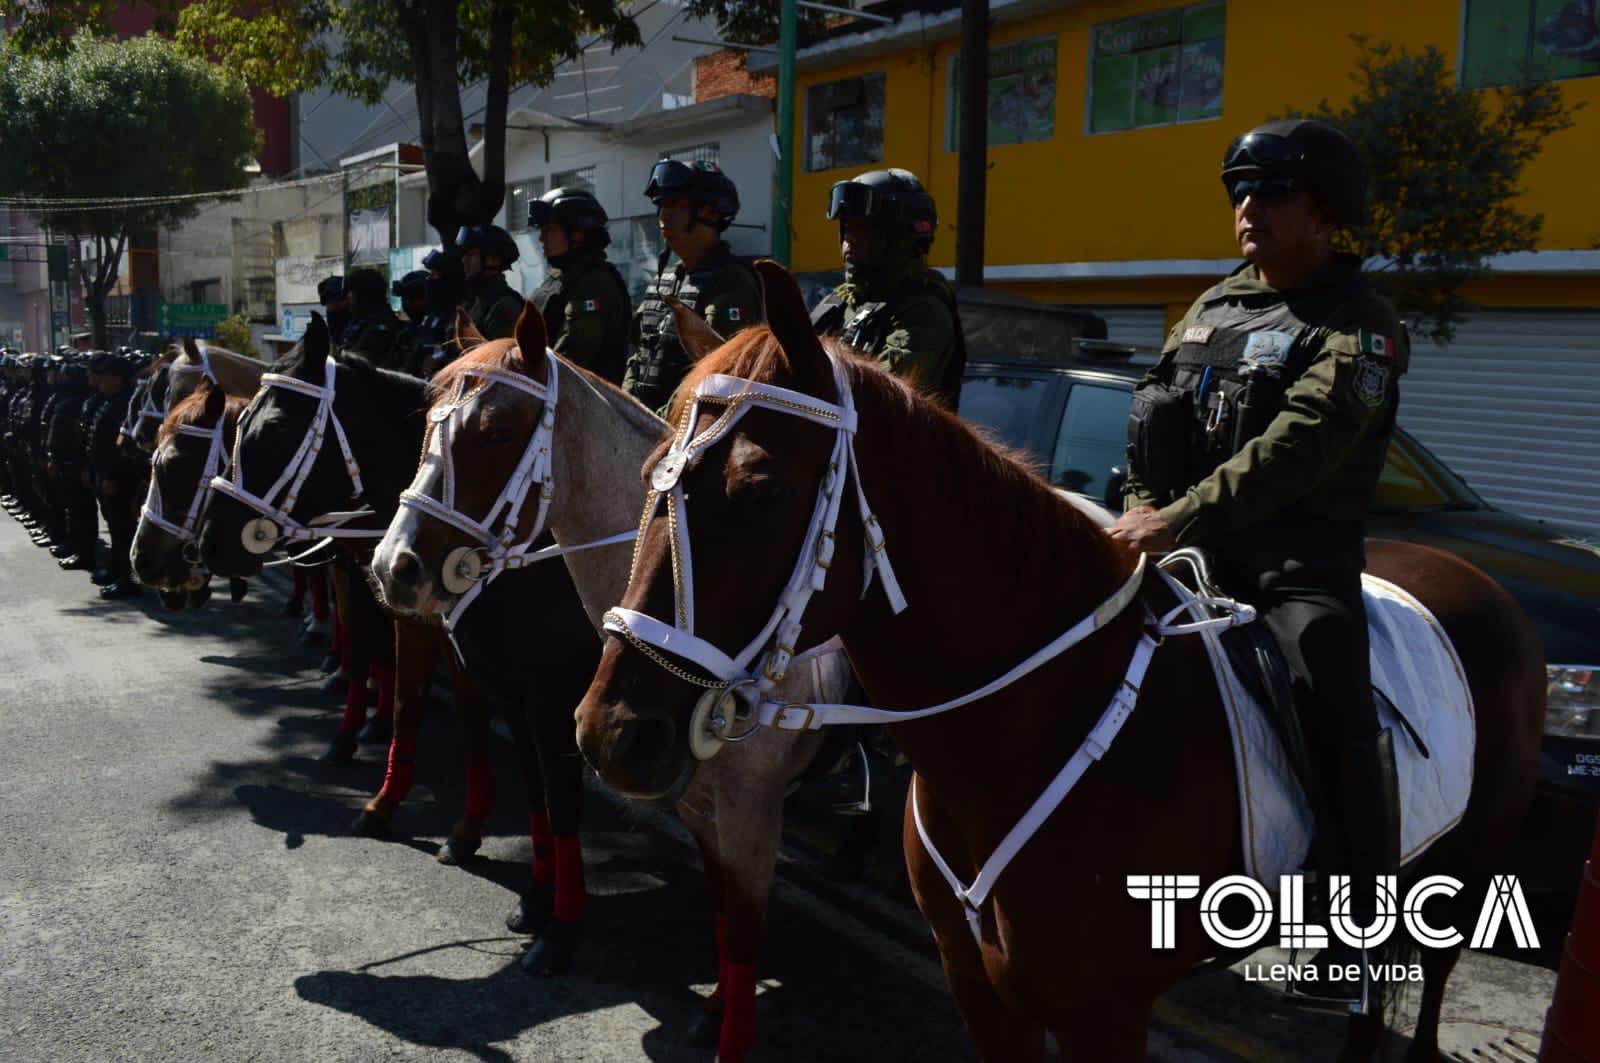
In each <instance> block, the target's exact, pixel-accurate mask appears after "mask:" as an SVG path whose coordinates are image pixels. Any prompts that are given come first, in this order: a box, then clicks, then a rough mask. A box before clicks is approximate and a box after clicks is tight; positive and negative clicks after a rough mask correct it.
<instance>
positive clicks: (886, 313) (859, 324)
mask: <svg viewBox="0 0 1600 1063" xmlns="http://www.w3.org/2000/svg"><path fill="white" fill-rule="evenodd" d="M923 292H932V293H934V294H935V295H937V296H938V297H939V300H940V301H941V302H943V303H944V304H945V306H946V307H948V308H949V310H950V320H951V322H952V323H953V324H954V326H955V341H956V342H955V349H954V350H952V351H951V352H950V361H949V362H948V363H946V365H945V367H944V372H943V373H942V374H941V375H940V377H939V384H938V386H937V387H935V388H934V389H932V391H931V392H930V393H929V394H930V397H931V398H933V399H934V401H936V402H938V403H939V404H940V405H941V406H943V407H945V408H946V409H948V410H949V411H950V412H951V413H954V412H956V409H957V407H958V406H959V405H960V403H961V378H962V377H963V376H964V375H965V374H966V371H967V338H966V336H964V335H963V334H962V331H961V312H960V310H959V309H958V307H957V306H956V300H955V295H954V293H952V292H951V291H950V289H949V288H947V287H946V286H945V285H943V284H940V283H937V282H935V281H933V280H932V279H931V278H929V277H928V276H927V275H926V274H925V273H919V274H916V275H914V276H912V277H909V278H907V279H906V280H905V282H904V283H902V284H901V285H900V286H899V287H897V288H895V290H894V291H892V292H890V293H889V294H888V295H887V296H885V297H884V298H882V299H878V300H874V301H872V302H867V303H857V304H856V305H855V307H854V308H851V307H849V306H846V305H845V301H844V299H842V298H841V297H840V296H839V293H838V292H837V291H832V292H829V293H828V294H827V296H826V297H825V298H824V299H823V300H822V301H821V302H820V303H818V304H817V305H816V308H815V309H814V310H812V311H811V324H812V327H814V328H815V329H816V331H817V333H818V334H819V335H832V336H838V337H839V338H840V339H841V340H843V341H844V342H845V343H847V344H849V345H850V346H852V347H854V348H855V349H856V350H858V351H861V352H862V353H863V354H872V355H877V354H882V353H883V347H884V344H885V343H887V342H888V340H889V333H891V332H893V331H894V324H893V322H894V312H895V310H896V309H898V308H899V307H900V306H901V305H903V304H904V303H905V302H906V301H907V300H909V299H911V298H913V297H915V296H917V295H920V294H922V293H923Z"/></svg>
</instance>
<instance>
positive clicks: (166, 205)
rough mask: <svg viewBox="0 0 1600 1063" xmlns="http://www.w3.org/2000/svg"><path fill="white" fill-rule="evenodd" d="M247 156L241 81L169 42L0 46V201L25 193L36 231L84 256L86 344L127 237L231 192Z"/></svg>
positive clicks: (101, 314) (249, 126) (251, 141)
mask: <svg viewBox="0 0 1600 1063" xmlns="http://www.w3.org/2000/svg"><path fill="white" fill-rule="evenodd" d="M257 148H258V140H257V137H256V131H255V123H254V118H253V114H252V109H251V104H250V95H249V92H248V91H247V90H246V89H245V87H244V85H243V84H242V83H240V82H239V81H237V80H235V79H233V78H232V77H230V76H229V75H228V74H227V73H226V72H225V71H223V70H222V69H221V68H218V67H214V66H211V65H210V64H207V63H205V62H203V61H200V60H197V59H193V58H188V57H185V56H182V55H180V54H178V52H177V50H176V49H175V48H174V47H173V45H172V44H171V43H170V42H167V41H163V40H161V39H159V38H156V37H142V38H136V39H134V40H129V41H124V42H121V43H118V42H116V41H110V40H105V39H102V38H96V37H91V36H86V35H80V36H76V37H74V38H72V39H71V41H70V42H66V43H61V44H59V45H52V46H51V47H47V48H43V49H41V50H39V51H38V52H36V53H34V54H22V53H21V52H19V51H18V50H17V49H15V48H13V47H10V46H9V42H6V46H4V47H0V195H5V196H11V197H26V200H25V201H24V204H25V206H26V207H27V209H30V210H33V211H35V212H36V213H37V214H38V215H39V218H40V220H41V221H42V222H43V223H44V224H46V225H49V226H51V227H52V228H54V229H55V230H57V231H58V232H64V233H66V234H68V235H70V236H71V237H72V238H73V243H74V245H79V246H85V247H87V248H91V249H92V250H91V251H90V253H88V254H86V255H83V256H80V260H79V263H78V271H79V278H80V279H81V281H82V282H83V291H84V302H85V304H86V305H87V307H88V310H89V317H90V320H91V322H92V323H93V328H94V342H95V345H96V346H97V347H105V346H108V344H109V338H108V336H107V334H106V315H105V299H106V295H107V294H108V293H109V292H110V291H111V289H112V287H113V286H115V284H116V282H117V276H118V273H119V272H120V270H121V266H122V255H123V251H124V250H125V249H126V248H127V245H128V238H129V236H130V235H132V234H137V233H141V232H146V231H150V230H153V229H156V228H158V227H160V226H170V225H174V224H176V223H177V222H179V221H182V220H183V219H185V218H189V217H192V216H193V215H194V214H195V213H196V212H197V211H198V210H199V208H200V206H201V205H202V204H203V203H204V202H205V194H206V193H213V192H220V191H225V190H231V189H237V188H239V187H240V186H241V185H242V184H244V182H245V176H244V168H245V166H246V165H247V164H248V163H249V162H250V161H251V160H252V157H253V156H254V155H255V152H256V150H257ZM180 197H193V198H180ZM96 199H98V200H100V201H101V202H98V203H96V202H92V201H93V200H96ZM34 200H37V202H36V203H35V202H32V201H34ZM59 200H79V201H90V202H78V203H72V204H62V203H58V202H54V201H59Z"/></svg>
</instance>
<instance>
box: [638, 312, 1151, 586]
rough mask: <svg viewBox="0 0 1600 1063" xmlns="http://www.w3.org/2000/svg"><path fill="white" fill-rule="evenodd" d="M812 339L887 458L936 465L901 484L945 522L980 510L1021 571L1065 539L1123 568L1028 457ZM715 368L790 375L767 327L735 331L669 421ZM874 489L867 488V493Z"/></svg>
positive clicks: (1117, 553) (1046, 560)
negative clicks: (880, 437)
mask: <svg viewBox="0 0 1600 1063" xmlns="http://www.w3.org/2000/svg"><path fill="white" fill-rule="evenodd" d="M819 339H820V342H821V343H822V345H823V348H824V349H825V350H826V351H827V352H828V353H829V354H830V355H832V356H833V357H835V358H837V359H839V360H841V361H842V362H843V363H844V365H845V370H846V374H847V377H848V379H849V382H850V387H851V390H852V392H853V394H854V395H855V403H856V408H857V410H858V411H860V413H861V415H862V421H863V423H865V422H866V421H867V419H868V417H869V416H870V417H872V418H876V419H881V423H882V425H883V430H884V431H885V432H886V433H887V434H888V435H889V436H890V437H891V438H893V439H894V441H895V445H894V452H895V453H896V454H900V455H914V458H913V459H912V460H913V461H914V462H915V464H916V466H917V467H918V468H921V469H925V470H937V471H938V475H925V476H917V477H915V478H914V479H913V480H910V481H908V482H914V483H915V484H916V485H917V486H916V488H915V489H916V490H917V491H919V492H922V493H924V498H925V500H926V503H927V504H928V505H930V506H931V507H933V508H935V509H936V510H937V511H938V512H940V513H942V514H944V515H945V520H946V521H947V523H949V524H951V525H959V524H960V523H961V521H962V515H963V514H967V513H972V512H980V511H981V512H983V513H984V514H985V517H986V520H987V521H990V522H992V524H991V526H990V527H988V528H986V529H985V533H984V534H985V537H986V539H989V540H990V541H991V543H992V544H996V545H997V544H1003V545H1004V549H1005V551H1006V555H1007V557H1008V558H1009V559H1010V560H1011V562H1012V563H1014V564H1015V565H1016V566H1018V567H1019V568H1020V569H1022V570H1025V571H1048V570H1049V569H1050V568H1053V567H1055V566H1056V565H1058V564H1059V561H1060V558H1061V555H1062V553H1063V551H1065V550H1066V549H1068V544H1069V543H1071V544H1072V548H1073V549H1086V550H1090V551H1093V554H1094V556H1093V558H1092V560H1090V559H1085V560H1086V563H1085V565H1084V569H1083V570H1084V571H1086V572H1092V571H1100V572H1104V573H1108V574H1109V573H1117V574H1119V578H1120V575H1124V574H1126V572H1127V571H1129V570H1130V567H1131V566H1130V563H1129V560H1128V558H1127V557H1126V556H1125V555H1124V551H1122V550H1121V549H1119V548H1118V547H1117V546H1116V545H1115V544H1114V543H1113V542H1112V541H1111V540H1110V539H1109V538H1108V537H1107V536H1106V535H1104V534H1103V532H1102V530H1101V529H1100V528H1099V527H1098V526H1097V525H1096V524H1095V523H1094V521H1092V520H1091V519H1090V518H1089V517H1088V515H1086V514H1084V513H1082V512H1080V511H1079V510H1078V508H1077V507H1076V506H1073V505H1072V504H1071V503H1070V502H1068V501H1067V500H1066V499H1064V498H1062V497H1061V496H1060V495H1058V494H1057V493H1056V492H1055V490H1054V489H1053V488H1052V487H1051V486H1050V484H1049V483H1048V482H1046V480H1045V479H1044V478H1043V477H1042V476H1041V475H1040V472H1039V469H1038V466H1037V464H1036V463H1035V462H1034V461H1033V460H1032V459H1031V458H1029V457H1027V456H1026V455H1023V454H1021V453H1020V452H1017V451H1014V450H1011V449H1010V448H1007V447H1004V446H1001V445H998V444H996V443H995V442H993V441H992V440H991V439H989V438H988V437H987V435H986V434H985V433H984V432H982V431H980V430H978V429H975V428H974V427H973V426H972V425H970V424H968V423H967V422H965V421H963V420H962V419H961V418H959V417H957V416H956V415H955V414H953V413H951V412H950V411H948V410H946V409H945V408H944V407H942V406H940V405H939V404H938V403H936V402H934V401H932V400H931V399H929V398H927V397H926V396H924V395H923V394H922V393H921V392H919V391H918V390H917V389H916V388H914V387H912V386H911V385H909V384H907V383H906V382H905V381H903V380H901V379H900V378H898V377H896V376H894V375H893V374H892V373H890V372H889V371H888V370H887V369H885V368H884V367H883V365H882V363H880V362H879V361H878V360H877V359H876V358H873V357H871V356H866V355H862V354H859V353H857V352H855V351H853V350H851V349H850V348H849V347H848V346H846V345H845V344H843V343H841V342H839V341H838V340H836V339H834V338H833V337H828V336H824V337H820V338H819ZM718 373H721V374H726V375H729V376H737V377H742V378H744V379H746V380H751V381H754V382H756V383H762V384H771V385H774V386H777V387H786V386H790V385H791V384H792V379H793V376H794V373H793V367H792V364H791V362H790V360H789V357H788V355H787V354H785V353H784V351H783V348H782V347H781V346H780V345H779V344H778V341H777V338H776V337H774V336H773V334H772V332H771V330H769V329H768V328H767V327H766V326H764V325H762V326H755V327H752V328H748V329H745V330H744V331H743V332H741V333H739V334H738V335H737V336H735V337H734V338H733V339H732V340H729V341H728V342H727V343H726V344H724V345H723V346H722V347H720V348H718V349H717V350H715V351H713V352H711V353H710V354H708V355H706V356H705V357H703V358H701V359H700V360H699V361H698V362H696V363H695V364H694V366H693V367H692V368H691V369H690V371H689V373H688V375H687V376H686V377H685V378H684V382H683V384H682V385H681V386H680V387H679V388H678V393H677V395H675V396H674V397H673V400H672V407H671V411H670V412H671V417H670V418H669V419H670V420H671V421H672V423H673V424H678V423H680V421H681V418H682V417H683V416H685V414H686V412H687V409H688V406H689V403H690V401H691V400H692V398H693V395H694V390H695V387H696V386H697V385H698V384H699V383H700V381H702V380H704V379H705V378H706V377H708V376H712V375H714V374H718ZM974 484H984V485H988V488H987V489H988V490H989V491H991V492H992V493H991V494H990V496H989V497H985V498H975V497H972V494H971V491H972V486H973V485H974ZM884 489H885V488H884V487H882V486H880V485H875V484H871V483H869V484H867V485H866V492H867V498H868V499H869V500H870V499H872V498H873V497H874V493H875V491H882V490H884ZM958 491H959V493H958ZM1080 540H1081V542H1080ZM890 549H891V550H892V549H893V544H892V543H891V544H890ZM1034 566H1048V567H1045V568H1034Z"/></svg>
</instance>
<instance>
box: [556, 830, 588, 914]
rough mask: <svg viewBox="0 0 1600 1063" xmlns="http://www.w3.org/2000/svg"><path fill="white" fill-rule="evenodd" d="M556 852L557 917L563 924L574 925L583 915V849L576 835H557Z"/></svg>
mask: <svg viewBox="0 0 1600 1063" xmlns="http://www.w3.org/2000/svg"><path fill="white" fill-rule="evenodd" d="M555 850H556V904H555V916H556V918H557V919H559V920H561V921H562V922H563V923H574V922H577V920H578V916H580V915H582V914H583V901H584V892H583V848H582V846H580V845H579V844H578V836H577V835H576V834H557V835H556V837H555Z"/></svg>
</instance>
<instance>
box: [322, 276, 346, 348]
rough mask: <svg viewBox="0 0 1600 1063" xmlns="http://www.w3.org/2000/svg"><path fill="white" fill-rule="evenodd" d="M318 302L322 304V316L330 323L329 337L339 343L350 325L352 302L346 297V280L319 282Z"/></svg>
mask: <svg viewBox="0 0 1600 1063" xmlns="http://www.w3.org/2000/svg"><path fill="white" fill-rule="evenodd" d="M317 302H319V303H321V304H322V315H323V317H325V318H326V319H327V321H328V335H330V336H332V337H333V339H334V342H335V343H337V342H338V340H339V337H341V336H343V335H344V330H345V328H346V327H347V326H348V325H349V324H350V300H349V298H348V297H347V296H346V295H345V290H344V278H343V277H342V276H337V277H324V278H322V279H321V280H320V281H318V282H317Z"/></svg>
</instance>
